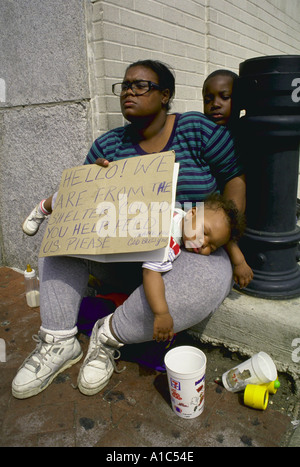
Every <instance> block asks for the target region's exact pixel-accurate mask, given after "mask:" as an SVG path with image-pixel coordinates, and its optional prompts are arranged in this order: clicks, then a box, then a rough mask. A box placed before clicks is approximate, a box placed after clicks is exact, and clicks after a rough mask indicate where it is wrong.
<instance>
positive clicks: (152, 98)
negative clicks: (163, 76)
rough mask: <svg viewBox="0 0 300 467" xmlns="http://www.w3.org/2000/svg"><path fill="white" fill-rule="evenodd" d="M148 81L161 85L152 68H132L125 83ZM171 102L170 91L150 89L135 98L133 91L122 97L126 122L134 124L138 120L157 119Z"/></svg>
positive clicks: (129, 90) (128, 71)
mask: <svg viewBox="0 0 300 467" xmlns="http://www.w3.org/2000/svg"><path fill="white" fill-rule="evenodd" d="M138 80H146V81H151V82H152V83H155V84H159V79H158V76H157V74H156V73H155V72H154V71H153V70H151V69H150V68H145V67H143V66H135V67H131V68H129V69H128V70H127V72H126V74H125V76H124V79H123V82H128V83H132V82H133V81H138ZM168 100H169V90H168V89H166V90H165V91H160V90H157V89H150V91H149V92H147V93H146V94H143V95H142V96H135V95H134V93H133V92H132V90H131V89H127V91H126V92H125V93H124V95H122V96H121V97H120V103H121V110H122V114H123V116H124V117H125V118H126V120H128V121H130V122H133V121H135V120H138V119H143V118H145V117H146V118H149V117H155V116H156V115H157V114H159V113H160V112H161V111H162V110H163V111H165V110H164V109H165V107H164V106H165V105H166V103H167V102H168Z"/></svg>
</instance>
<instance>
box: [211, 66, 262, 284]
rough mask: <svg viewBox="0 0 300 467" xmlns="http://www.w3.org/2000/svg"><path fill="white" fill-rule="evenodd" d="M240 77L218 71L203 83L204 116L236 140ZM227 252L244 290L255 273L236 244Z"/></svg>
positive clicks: (231, 243)
mask: <svg viewBox="0 0 300 467" xmlns="http://www.w3.org/2000/svg"><path fill="white" fill-rule="evenodd" d="M237 79H238V75H237V74H236V73H233V72H232V71H229V70H216V71H214V72H213V73H211V74H210V75H209V76H208V77H207V78H206V80H205V81H204V83H203V89H202V95H203V111H204V114H205V115H206V116H207V117H208V118H209V119H210V120H212V121H213V122H214V123H216V124H217V125H224V126H227V128H228V129H229V131H230V132H231V133H232V136H233V138H234V131H235V125H236V123H237V122H238V119H239V113H240V109H239V107H238V105H234V102H233V99H232V94H233V88H234V82H235V81H236V80H237ZM226 251H227V253H228V255H229V257H230V259H231V262H232V265H233V278H234V281H235V282H236V284H238V285H239V287H240V288H241V289H242V288H244V287H247V285H248V284H249V282H251V281H252V279H253V271H252V269H251V268H250V266H248V264H247V263H246V260H245V257H244V255H243V253H242V252H241V250H240V249H239V247H238V245H237V243H236V242H234V241H231V242H229V244H228V245H226Z"/></svg>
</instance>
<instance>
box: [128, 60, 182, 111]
mask: <svg viewBox="0 0 300 467" xmlns="http://www.w3.org/2000/svg"><path fill="white" fill-rule="evenodd" d="M135 66H142V67H145V68H150V70H152V71H154V73H156V74H157V76H158V80H159V86H160V88H161V90H165V89H169V92H170V99H169V101H168V103H167V104H166V109H167V111H168V110H169V109H170V107H171V101H172V99H173V97H174V95H175V75H174V72H172V71H171V70H170V68H169V67H168V66H167V65H165V64H164V63H162V62H159V61H158V60H138V61H137V62H134V63H131V64H130V65H129V66H128V67H127V69H126V72H127V70H129V68H133V67H135Z"/></svg>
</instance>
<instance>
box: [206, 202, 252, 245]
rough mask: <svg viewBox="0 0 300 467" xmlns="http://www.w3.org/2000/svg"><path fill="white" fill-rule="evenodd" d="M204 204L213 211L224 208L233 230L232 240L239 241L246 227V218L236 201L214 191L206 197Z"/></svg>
mask: <svg viewBox="0 0 300 467" xmlns="http://www.w3.org/2000/svg"><path fill="white" fill-rule="evenodd" d="M204 206H205V207H206V208H208V209H212V210H213V211H217V210H219V209H223V211H224V212H225V215H226V217H227V220H228V224H229V227H230V230H231V234H230V240H234V241H238V240H239V239H240V238H241V237H242V236H243V234H244V232H245V228H246V218H245V215H244V214H242V213H241V212H240V211H239V210H238V208H237V207H236V205H235V203H234V201H232V200H230V199H227V198H225V197H224V196H222V195H220V194H219V193H212V194H211V195H209V196H208V197H207V198H206V199H205V201H204Z"/></svg>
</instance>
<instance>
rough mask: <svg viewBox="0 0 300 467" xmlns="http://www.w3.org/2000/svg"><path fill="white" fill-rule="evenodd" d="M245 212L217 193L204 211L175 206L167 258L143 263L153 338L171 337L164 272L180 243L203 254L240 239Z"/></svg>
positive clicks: (206, 202)
mask: <svg viewBox="0 0 300 467" xmlns="http://www.w3.org/2000/svg"><path fill="white" fill-rule="evenodd" d="M244 228H245V219H244V216H243V215H242V214H241V213H240V212H239V211H238V209H237V208H236V207H235V204H234V203H233V202H232V201H230V200H227V199H225V198H224V197H223V196H221V195H219V194H217V193H215V194H213V195H211V196H209V197H208V198H207V199H206V200H205V201H204V215H203V214H202V215H201V214H200V210H199V208H198V207H193V208H192V209H190V210H189V211H188V212H187V213H185V212H184V211H182V210H181V209H175V212H174V217H173V222H172V236H171V242H170V250H169V257H168V261H166V262H163V263H160V262H145V263H143V286H144V291H145V295H146V298H147V300H148V303H149V305H150V307H151V310H152V312H153V314H154V325H153V339H155V340H157V341H161V340H169V339H172V337H173V335H174V332H173V319H172V316H171V314H170V312H169V309H168V304H167V301H166V298H165V290H164V282H163V279H162V273H164V272H167V271H169V270H170V269H172V262H173V261H174V260H175V259H176V258H177V257H178V256H179V254H180V251H181V250H180V245H181V244H184V245H185V248H186V249H187V250H188V251H192V252H194V253H198V254H200V255H205V256H207V255H210V254H211V253H213V252H214V251H216V250H217V249H218V248H220V247H221V246H223V245H225V244H227V243H228V242H229V240H238V239H239V238H240V237H241V236H242V234H243V231H244ZM233 259H234V258H233Z"/></svg>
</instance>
